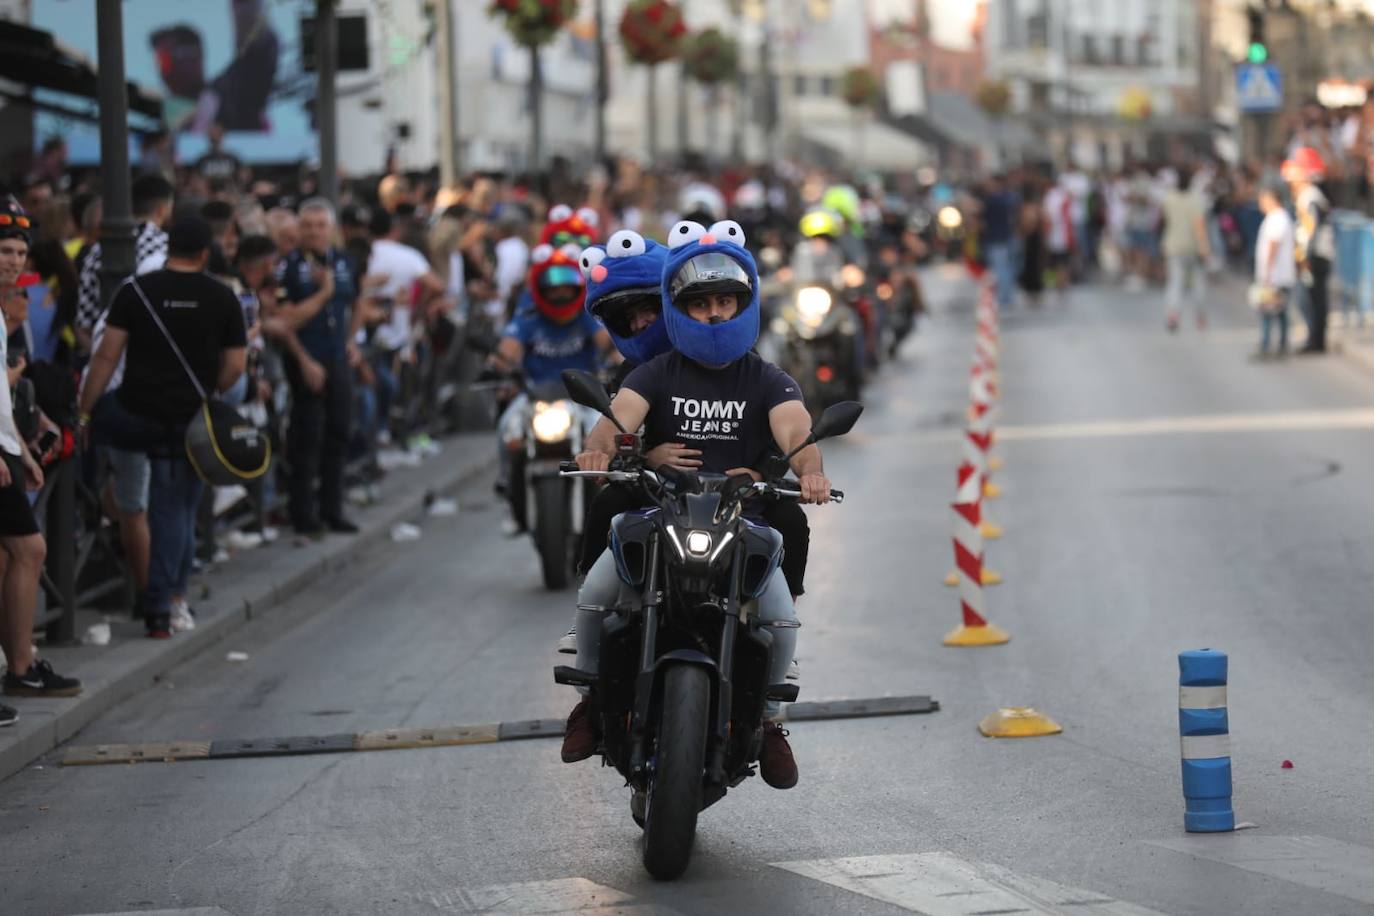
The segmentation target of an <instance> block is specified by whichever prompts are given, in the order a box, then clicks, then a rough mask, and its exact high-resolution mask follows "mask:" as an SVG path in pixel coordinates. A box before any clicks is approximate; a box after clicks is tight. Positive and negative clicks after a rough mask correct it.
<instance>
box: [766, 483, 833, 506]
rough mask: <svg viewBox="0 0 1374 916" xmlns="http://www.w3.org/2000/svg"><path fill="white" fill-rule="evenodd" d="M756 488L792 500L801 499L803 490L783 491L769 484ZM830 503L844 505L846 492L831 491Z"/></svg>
mask: <svg viewBox="0 0 1374 916" xmlns="http://www.w3.org/2000/svg"><path fill="white" fill-rule="evenodd" d="M754 488H755V489H757V490H759V491H760V492H764V493H772V494H774V495H775V496H787V497H790V498H791V499H801V490H784V489H782V488H781V487H774V486H770V485H769V484H766V483H756V484H754ZM765 488H766V489H765ZM830 501H831V502H835V503H842V502H844V491H843V490H831V491H830Z"/></svg>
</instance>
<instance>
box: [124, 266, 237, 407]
mask: <svg viewBox="0 0 1374 916" xmlns="http://www.w3.org/2000/svg"><path fill="white" fill-rule="evenodd" d="M134 283H137V284H138V285H139V286H140V287H141V288H142V289H143V294H144V295H145V296H147V297H148V302H149V303H151V304H152V306H153V308H155V309H157V314H158V317H159V318H161V319H162V323H163V325H164V326H165V327H166V328H167V331H168V333H170V334H171V335H172V339H173V340H175V341H176V342H177V346H178V347H180V348H181V353H182V355H183V356H185V357H186V362H188V363H189V364H190V366H191V371H193V372H194V373H195V374H196V378H197V379H199V380H200V384H201V387H203V388H204V389H205V391H206V393H207V394H213V393H214V390H215V383H216V381H217V380H218V376H219V356H220V351H222V350H227V349H231V348H233V347H242V346H245V345H246V344H247V340H246V337H245V335H244V330H243V309H242V308H241V307H240V305H239V300H238V297H237V296H235V295H234V293H233V290H231V289H229V287H227V286H225V285H224V284H223V283H221V282H220V281H218V280H216V279H215V278H214V277H211V276H210V275H209V274H203V273H189V272H186V271H176V270H157V271H153V272H152V273H149V274H144V275H143V276H141V277H139V278H137V280H130V281H129V282H127V283H125V284H124V285H123V286H121V287H120V288H119V291H118V292H116V293H115V297H114V301H113V302H112V303H111V304H110V314H109V318H108V319H107V323H108V324H109V326H110V327H112V328H121V329H122V330H124V331H126V332H128V335H129V346H128V349H127V350H126V351H125V361H124V381H123V383H122V384H121V385H120V386H119V394H118V397H119V403H120V404H121V405H122V406H123V407H124V409H125V410H128V411H129V412H130V413H135V414H138V415H139V416H144V417H148V418H149V419H153V420H159V421H162V422H166V423H175V424H181V423H185V422H187V421H188V420H190V418H191V417H192V416H193V415H194V414H195V412H196V410H197V409H198V408H199V407H200V395H199V394H197V393H196V389H195V386H194V385H192V384H191V380H190V379H189V378H187V377H186V370H185V369H183V368H182V367H181V362H180V361H179V360H178V359H177V357H176V354H175V353H173V352H172V347H171V345H170V344H169V343H168V342H167V338H166V337H164V336H163V334H162V332H161V331H160V330H158V327H157V325H156V324H154V323H153V319H152V317H151V316H150V315H149V314H148V309H147V307H146V306H145V305H144V304H143V300H142V299H140V298H139V296H138V293H137V292H136V291H135V290H134V287H133V284H134Z"/></svg>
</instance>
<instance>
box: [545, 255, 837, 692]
mask: <svg viewBox="0 0 1374 916" xmlns="http://www.w3.org/2000/svg"><path fill="white" fill-rule="evenodd" d="M667 257H668V249H667V248H665V247H664V246H662V245H660V244H658V243H657V242H655V241H654V240H653V239H645V238H642V237H641V236H640V235H639V234H638V233H636V232H632V231H630V230H628V229H623V230H621V231H620V232H617V233H616V234H615V235H612V236H611V237H610V239H608V240H607V242H606V245H605V246H604V247H603V246H600V245H596V246H592V247H590V248H587V249H586V250H585V251H583V252H582V256H581V258H580V259H579V260H580V263H581V265H582V273H583V275H584V276H585V277H586V278H587V311H588V312H590V313H591V314H592V315H593V316H595V317H596V318H597V319H599V320H600V321H601V323H602V324H603V325H604V326H605V327H606V330H607V331H608V332H609V333H610V335H611V340H612V341H614V342H615V346H616V349H617V350H619V351H620V355H621V356H623V357H625V361H624V362H623V363H621V364H620V367H619V371H618V372H617V375H618V378H617V379H616V381H615V384H614V386H613V387H614V388H615V389H618V388H619V387H620V384H621V383H622V382H623V381H624V379H625V378H626V377H627V376H628V375H629V373H630V372H631V371H632V370H634V369H636V368H638V367H639V366H640V365H641V364H642V363H646V362H648V361H649V360H651V359H653V358H654V357H656V356H659V355H660V354H663V353H667V352H669V351H670V350H671V349H672V347H673V345H672V341H670V340H669V339H668V325H667V323H666V322H663V321H660V320H659V317H660V315H661V314H662V311H663V298H662V292H661V283H662V279H663V265H664V263H665V262H666V260H667ZM645 445H646V447H649V451H648V452H647V454H646V455H645V461H646V464H648V466H649V467H650V468H658V467H660V466H663V465H669V466H671V467H674V468H676V469H678V470H684V471H690V470H695V469H696V468H698V467H700V466H701V460H700V456H701V451H700V449H695V448H691V447H689V446H688V445H687V444H686V443H684V442H662V443H653V442H646V443H645ZM642 503H643V501H642V500H641V499H640V498H638V497H636V496H635V494H634V493H633V492H631V491H630V490H629V489H627V488H625V487H618V486H607V487H603V488H602V489H601V490H600V491H599V492H598V493H597V495H596V497H595V499H593V501H592V503H591V504H590V505H589V506H588V508H587V522H586V524H585V525H583V527H582V531H583V535H582V557H581V559H580V561H579V562H578V570H579V572H581V573H582V574H584V575H585V574H586V572H587V571H588V570H589V569H591V567H592V564H593V563H595V562H596V560H597V558H598V557H600V556H601V554H602V552H603V551H605V549H606V542H607V536H608V533H609V529H610V523H611V519H613V518H615V517H616V516H617V515H619V514H620V513H622V512H628V511H629V510H631V509H635V508H639V507H640V506H641V505H642ZM763 520H764V521H765V522H766V523H767V524H768V525H769V526H770V527H772V528H774V529H776V530H777V531H778V533H779V534H781V535H782V538H783V547H784V554H783V561H782V573H783V576H784V577H785V578H786V579H787V585H788V589H789V591H790V592H791V593H792V598H793V600H796V599H797V598H798V597H800V596H801V595H802V593H803V592H805V590H806V589H805V585H804V580H805V576H806V557H807V552H808V548H809V546H810V542H811V529H810V527H809V526H808V525H807V522H806V513H805V512H803V511H802V509H801V506H799V505H797V503H795V502H793V501H792V500H786V499H783V500H777V501H775V502H769V503H767V504H765V506H764V507H763ZM576 629H577V628H576V626H574V627H573V629H571V630H569V631H568V633H567V635H565V636H564V637H563V638H562V639H561V640H559V643H558V651H560V652H563V653H567V654H572V653H575V652H576V651H577V643H576ZM789 676H790V677H792V678H793V679H796V673H795V666H794V668H793V671H792V672H791V673H790V674H789Z"/></svg>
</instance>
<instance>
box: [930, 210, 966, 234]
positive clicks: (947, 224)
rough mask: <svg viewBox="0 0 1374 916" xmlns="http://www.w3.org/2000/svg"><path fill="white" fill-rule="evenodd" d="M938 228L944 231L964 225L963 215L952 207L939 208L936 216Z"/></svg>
mask: <svg viewBox="0 0 1374 916" xmlns="http://www.w3.org/2000/svg"><path fill="white" fill-rule="evenodd" d="M936 219H937V220H939V222H940V226H941V227H942V228H945V229H958V228H959V227H960V226H962V225H963V224H964V215H963V214H962V213H960V212H959V211H958V209H956V208H954V207H941V208H940V213H939V215H937V216H936Z"/></svg>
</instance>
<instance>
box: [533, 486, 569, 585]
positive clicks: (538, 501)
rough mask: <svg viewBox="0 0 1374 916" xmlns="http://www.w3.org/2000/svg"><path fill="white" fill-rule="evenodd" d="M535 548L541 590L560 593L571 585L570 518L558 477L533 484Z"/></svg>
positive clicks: (565, 494)
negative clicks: (537, 555) (540, 575)
mask: <svg viewBox="0 0 1374 916" xmlns="http://www.w3.org/2000/svg"><path fill="white" fill-rule="evenodd" d="M534 507H535V508H534V511H535V522H534V547H535V549H536V550H538V551H539V566H540V569H541V570H542V571H543V574H544V587H545V588H548V589H550V590H552V591H561V590H562V589H565V588H567V587H568V583H569V582H571V581H572V563H573V560H572V551H571V549H570V548H569V546H568V545H569V544H570V543H571V542H572V515H571V512H570V510H569V507H568V493H567V484H566V483H564V482H563V480H562V478H559V477H541V478H539V479H538V480H536V481H535V482H534Z"/></svg>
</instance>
